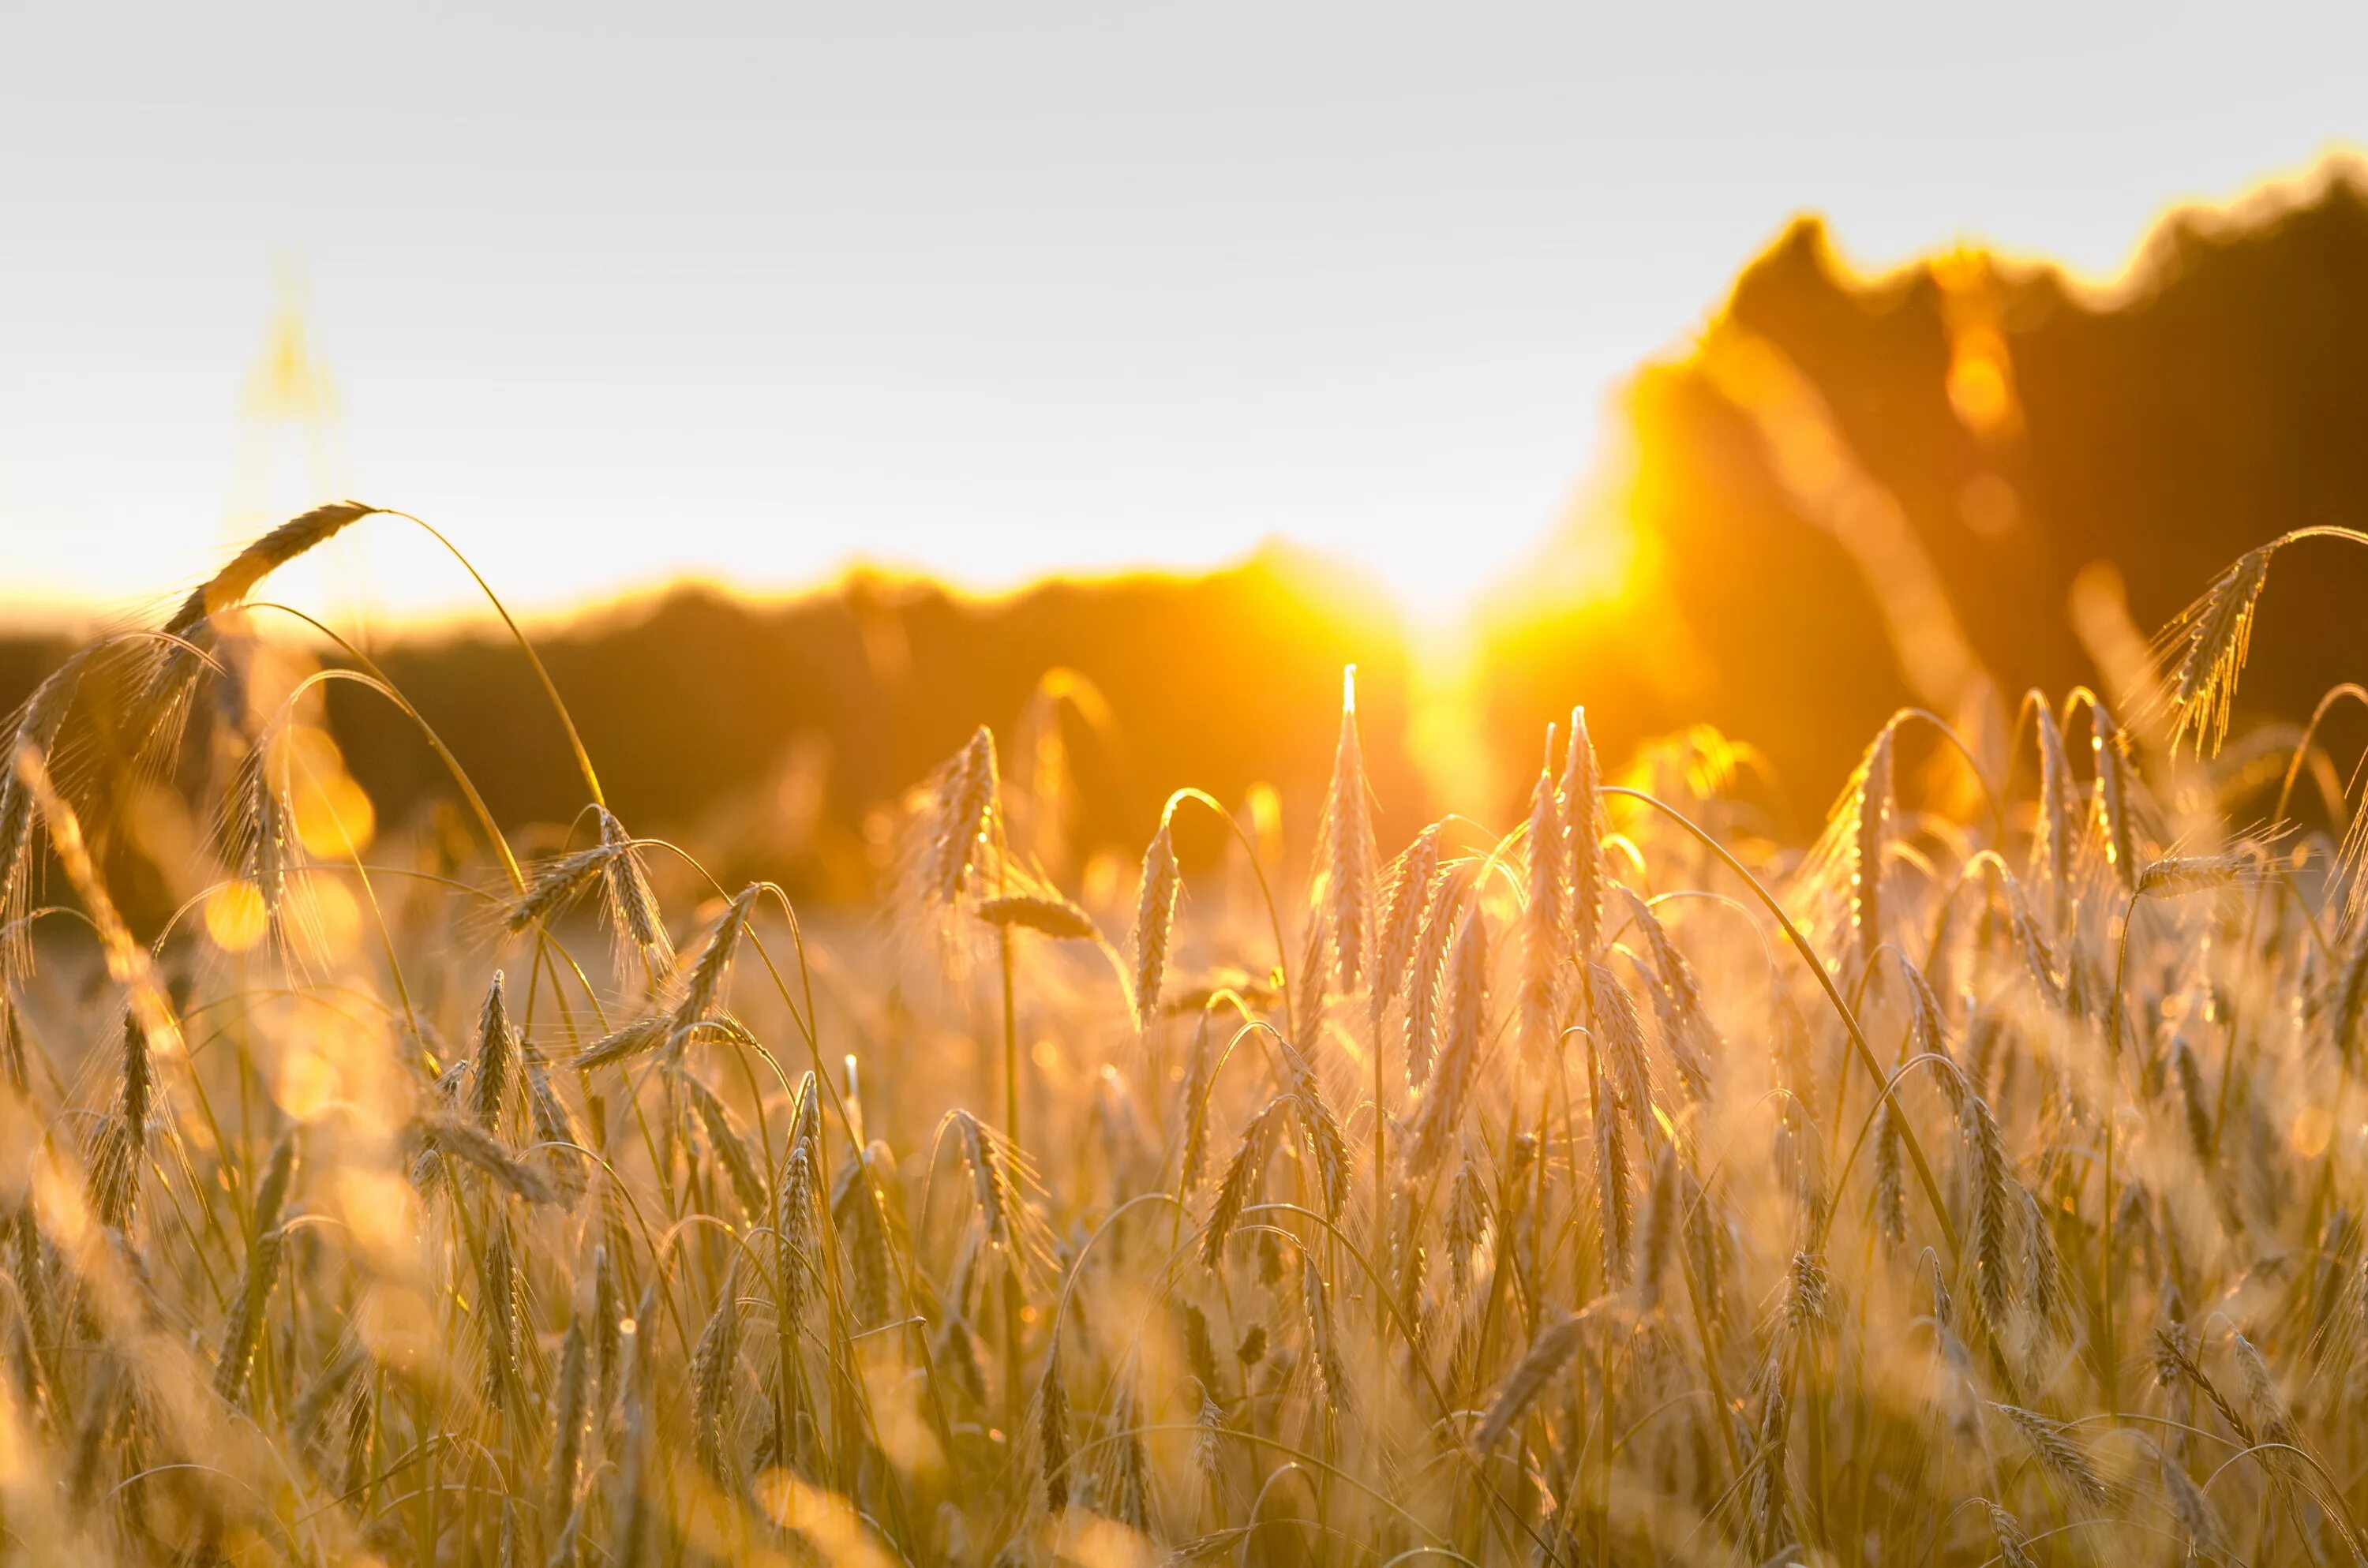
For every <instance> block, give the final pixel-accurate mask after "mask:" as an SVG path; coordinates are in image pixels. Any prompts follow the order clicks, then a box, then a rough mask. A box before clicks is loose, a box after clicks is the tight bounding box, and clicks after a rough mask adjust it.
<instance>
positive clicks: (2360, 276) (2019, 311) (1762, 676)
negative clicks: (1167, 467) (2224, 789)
mask: <svg viewBox="0 0 2368 1568" xmlns="http://www.w3.org/2000/svg"><path fill="white" fill-rule="evenodd" d="M1770 366H1773V367H1775V369H1774V370H1773V371H1772V373H1771V372H1770ZM1770 381H1776V382H1780V383H1783V382H1789V383H1791V384H1790V386H1789V387H1787V388H1780V389H1779V390H1778V391H1777V392H1774V393H1773V394H1768V393H1767V391H1766V389H1767V384H1768V383H1769V382H1770ZM1755 392H1759V393H1761V394H1762V395H1759V396H1758V397H1755V395H1754V393H1755ZM1804 392H1805V393H1806V394H1808V395H1806V396H1805V397H1804V396H1803V395H1801V394H1802V393H1804ZM1755 404H1756V405H1757V406H1756V408H1755ZM1771 405H1772V406H1771ZM1804 406H1805V407H1806V408H1807V411H1808V412H1807V415H1806V417H1805V418H1804V417H1803V409H1804ZM1626 412H1627V415H1628V423H1629V426H1630V428H1631V430H1632V433H1633V436H1632V438H1633V441H1634V452H1633V458H1634V479H1633V482H1632V483H1629V485H1628V486H1627V488H1626V492H1625V494H1624V496H1623V498H1622V504H1623V505H1624V506H1626V508H1627V510H1628V512H1629V514H1630V516H1631V517H1632V518H1633V521H1634V526H1635V528H1636V529H1637V531H1638V534H1639V536H1640V537H1641V538H1642V539H1644V540H1646V541H1648V548H1647V549H1646V551H1645V557H1646V560H1645V564H1644V566H1643V568H1642V571H1643V574H1644V581H1643V583H1642V584H1641V585H1640V587H1639V589H1638V591H1637V593H1636V594H1635V596H1634V598H1633V599H1632V600H1631V601H1630V602H1629V603H1628V604H1627V605H1625V606H1624V607H1622V612H1621V613H1620V614H1619V615H1617V616H1615V617H1613V618H1611V619H1601V618H1598V619H1561V620H1557V619H1556V618H1555V616H1554V611H1553V607H1552V606H1551V605H1550V604H1548V605H1531V606H1528V607H1525V614H1524V617H1523V619H1522V621H1521V624H1520V631H1518V633H1517V634H1515V635H1508V636H1501V637H1499V638H1498V640H1497V645H1496V647H1495V648H1494V650H1493V652H1492V654H1491V658H1492V669H1493V672H1494V678H1493V679H1492V681H1491V682H1490V689H1491V691H1492V692H1493V693H1494V701H1493V703H1492V710H1491V728H1492V733H1495V734H1496V735H1497V737H1498V742H1497V744H1500V745H1502V746H1504V747H1506V748H1508V749H1526V748H1531V747H1533V746H1534V744H1535V743H1534V741H1532V740H1531V739H1530V737H1531V736H1532V735H1533V734H1534V733H1536V730H1537V727H1538V726H1539V725H1540V724H1542V723H1543V722H1544V721H1545V720H1546V719H1547V718H1549V717H1551V716H1552V715H1553V714H1554V711H1555V710H1556V707H1557V705H1558V704H1566V703H1567V702H1568V701H1569V700H1570V699H1571V696H1572V694H1573V693H1575V692H1576V693H1578V694H1581V695H1585V696H1587V699H1588V702H1589V704H1590V713H1591V714H1593V713H1600V715H1601V716H1602V717H1601V719H1600V721H1599V722H1598V728H1599V730H1603V731H1607V732H1609V739H1610V740H1611V742H1612V743H1614V744H1618V743H1620V742H1633V741H1634V739H1636V738H1637V737H1640V736H1642V735H1645V734H1648V733H1655V732H1656V731H1661V730H1667V729H1670V728H1673V727H1675V726H1677V725H1679V724H1683V723H1687V722H1693V721H1696V720H1708V721H1710V722H1714V723H1716V724H1718V725H1719V726H1721V727H1722V728H1724V729H1725V730H1727V731H1728V732H1730V733H1734V734H1736V735H1739V736H1742V737H1745V738H1748V739H1750V740H1752V741H1753V742H1755V743H1757V744H1759V746H1760V747H1761V748H1762V749H1763V750H1764V751H1765V752H1767V753H1768V754H1769V756H1770V759H1771V761H1773V763H1774V764H1775V766H1776V768H1777V771H1778V772H1779V773H1780V774H1781V775H1782V777H1783V778H1785V779H1786V780H1787V781H1788V783H1789V784H1791V785H1792V786H1793V789H1794V790H1795V791H1796V793H1797V794H1798V795H1799V796H1800V798H1801V800H1802V801H1803V802H1804V804H1805V805H1807V806H1808V807H1809V808H1811V809H1816V808H1818V807H1821V806H1822V805H1823V803H1824V801H1826V799H1827V797H1828V794H1829V792H1830V790H1832V789H1833V788H1834V787H1837V786H1838V785H1839V781H1840V778H1841V776H1842V774H1843V773H1844V772H1845V771H1846V770H1847V768H1848V767H1849V766H1850V763H1851V761H1853V760H1854V758H1855V756H1856V752H1857V749H1858V748H1859V747H1860V746H1861V745H1862V744H1864V742H1865V740H1866V738H1867V736H1868V735H1869V734H1870V733H1871V732H1872V731H1873V727H1874V726H1875V725H1876V724H1878V723H1880V722H1882V720H1883V718H1884V716H1885V715H1886V714H1888V713H1889V712H1890V711H1892V710H1894V709H1895V708H1896V707H1897V706H1899V705H1901V704H1903V703H1907V702H1909V701H1916V700H1926V701H1930V700H1933V699H1934V695H1935V694H1934V692H1933V691H1932V690H1930V689H1919V684H1921V685H1923V686H1925V687H1931V686H1941V687H1946V686H1947V685H1948V684H1950V683H1949V681H1948V680H1947V679H1946V678H1945V671H1944V672H1943V678H1941V679H1940V680H1937V681H1926V682H1923V683H1919V682H1918V679H1916V678H1915V677H1914V674H1913V672H1912V671H1911V669H1910V668H1909V667H1908V661H1906V660H1904V659H1903V656H1902V653H1901V650H1900V649H1899V648H1898V646H1897V645H1896V641H1895V639H1894V638H1892V637H1891V636H1888V635H1886V629H1885V621H1884V612H1883V609H1882V608H1881V598H1882V595H1880V594H1878V593H1877V592H1876V591H1875V589H1874V588H1873V587H1872V586H1871V585H1870V581H1869V577H1870V574H1869V572H1868V571H1867V570H1866V569H1865V567H1864V565H1863V562H1861V559H1860V558H1859V557H1858V556H1856V555H1854V553H1853V549H1852V538H1851V536H1852V535H1853V534H1855V535H1857V536H1859V537H1858V538H1857V540H1856V542H1857V543H1858V544H1859V545H1861V546H1863V545H1865V544H1866V543H1867V539H1866V537H1865V536H1867V535H1869V534H1873V535H1880V534H1881V533H1882V532H1883V527H1884V521H1885V517H1884V505H1883V499H1882V498H1883V497H1884V496H1887V497H1888V498H1889V499H1890V501H1891V502H1892V503H1893V504H1894V505H1893V506H1892V507H1891V508H1890V511H1889V514H1888V516H1889V518H1890V520H1891V521H1892V522H1893V523H1896V525H1897V526H1898V528H1902V529H1904V541H1905V548H1907V549H1909V550H1911V551H1913V552H1915V553H1917V554H1920V555H1921V557H1923V558H1924V560H1925V561H1926V562H1928V563H1929V567H1930V574H1931V575H1932V576H1933V577H1934V578H1936V579H1937V583H1938V586H1939V588H1940V590H1941V595H1942V597H1943V598H1944V600H1945V603H1944V605H1943V606H1942V608H1943V609H1944V610H1945V611H1946V612H1947V619H1953V621H1954V623H1955V625H1956V627H1957V628H1958V630H1959V631H1961V632H1962V641H1963V643H1964V653H1965V654H1966V655H1968V656H1969V657H1970V659H1971V660H1972V662H1973V663H1974V664H1975V665H1978V666H1979V667H1980V668H1982V669H1986V670H1987V672H1988V673H1989V675H1990V676H1991V678H1992V679H1993V681H1994V682H1995V684H1996V686H1997V687H1998V689H1999V690H2000V691H2002V692H2003V694H2004V696H2005V697H2006V699H2008V700H2009V702H2011V700H2012V699H2013V698H2014V697H2016V696H2018V695H2019V694H2020V693H2021V690H2022V689H2024V688H2025V687H2030V686H2033V685H2036V686H2040V687H2045V688H2047V689H2048V690H2050V691H2051V692H2055V693H2058V694H2060V693H2061V692H2062V691H2063V690H2064V689H2065V688H2066V687H2067V686H2069V685H2070V684H2072V683H2075V682H2089V683H2095V684H2100V685H2102V687H2103V689H2105V690H2106V691H2107V692H2108V695H2112V684H2111V682H2110V680H2109V679H2108V678H2107V673H2106V672H2100V671H2099V670H2098V669H2097V668H2095V667H2094V665H2093V663H2092V660H2091V657H2090V655H2089V653H2088V652H2087V651H2086V650H2085V649H2084V647H2083V644H2082V642H2081V641H2080V640H2079V639H2078V638H2077V637H2076V635H2075V632H2074V629H2073V617H2072V614H2071V611H2070V601H2071V598H2072V594H2073V586H2074V583H2075V581H2076V578H2078V575H2079V574H2080V573H2081V572H2082V570H2083V569H2084V568H2087V567H2089V566H2090V565H2091V564H2092V563H2095V562H2109V563H2111V564H2112V566H2114V567H2116V568H2118V571H2119V573H2120V575H2121V577H2122V579H2123V582H2124V584H2125V585H2126V595H2127V604H2128V614H2129V617H2130V619H2132V620H2133V621H2134V622H2135V625H2136V626H2137V627H2138V628H2139V629H2140V630H2142V631H2144V632H2146V633H2147V634H2152V633H2153V632H2154V631H2157V629H2158V628H2160V627H2161V626H2162V625H2163V624H2164V623H2165V622H2166V621H2167V620H2168V619H2170V618H2171V617H2172V616H2173V615H2175V614H2176V613H2177V612H2178V610H2179V609H2180V608H2181V607H2182V606H2183V605H2185V604H2186V603H2187V602H2188V601H2189V600H2191V599H2192V598H2193V597H2195V596H2196V595H2197V594H2198V593H2200V592H2201V591H2202V590H2203V587H2204V586H2205V585H2207V584H2208V583H2209V582H2210V581H2211V579H2212V578H2213V577H2214V575H2215V574H2217V573H2218V572H2219V571H2220V570H2221V568H2222V567H2224V566H2225V565H2226V564H2227V563H2228V562H2230V561H2232V560H2233V559H2234V558H2235V557H2236V556H2237V555H2238V554H2240V553H2242V552H2243V551H2245V550H2247V549H2248V548H2249V547H2251V546H2252V545H2254V544H2257V543H2260V542H2261V541H2262V540H2267V539H2269V538H2271V537H2273V536H2274V535H2276V534H2278V533H2280V532H2282V531H2283V530H2285V529H2287V528H2293V527H2296V526H2300V525H2303V524H2307V523H2349V524H2355V525H2356V524H2360V523H2362V522H2368V439H2363V436H2368V189H2363V184H2362V171H2361V168H2360V166H2359V165H2356V164H2354V163H2352V162H2351V161H2350V160H2338V161H2330V162H2328V163H2327V164H2325V165H2321V166H2320V168H2319V169H2317V171H2315V172H2314V173H2313V174H2312V175H2311V176H2308V177H2306V178H2305V179H2303V180H2300V181H2297V182H2294V183H2292V184H2289V185H2285V186H2282V187H2267V188H2264V189H2263V190H2261V191H2260V192H2258V193H2256V194H2255V195H2253V196H2252V197H2249V198H2248V199H2245V200H2244V201H2242V202H2239V203H2237V204H2236V205H2235V206H2233V207H2230V208H2226V209H2221V210H2209V209H2201V208H2198V209H2190V210H2180V211H2179V212H2176V213H2174V214H2172V215H2170V216H2169V218H2167V219H2166V220H2165V221H2164V222H2162V223H2161V224H2160V225H2159V226H2158V227H2157V230H2156V232H2155V233H2153V235H2152V236H2151V237H2150V239H2149V241H2148V242H2147V244H2146V245H2145V246H2144V247H2143V249H2142V251H2141V253H2140V255H2139V256H2138V259H2137V260H2136V261H2135V264H2134V265H2133V267H2131V268H2130V269H2129V272H2128V274H2127V275H2126V276H2125V277H2124V278H2121V279H2119V280H2117V281H2116V282H2114V283H2113V284H2112V285H2111V286H2109V287H2106V288H2104V289H2101V290H2091V289H2085V288H2082V287H2080V286H2078V285H2077V284H2075V283H2073V282H2071V281H2069V280H2067V279H2066V278H2065V277H2064V276H2063V275H2062V274H2061V273H2060V272H2059V271H2057V270H2056V269H2055V268H2054V267H2047V266H2043V265H2034V264H2027V263H2018V262H2014V261H2011V260H2006V259H2000V258H1996V257H1991V256H1985V255H1982V254H1979V253H1971V254H1967V253H1958V254H1952V255H1948V256H1936V257H1932V258H1930V259H1927V260H1924V261H1919V262H1918V263H1915V264H1913V265H1911V266H1908V267H1903V268H1900V269H1899V270H1897V271H1896V272H1893V273H1890V274H1888V275H1886V276H1884V277H1879V278H1864V277H1860V276H1857V275H1855V274H1854V273H1853V272H1852V271H1851V270H1850V268H1849V267H1847V266H1846V265H1845V264H1844V263H1843V262H1841V261H1840V260H1839V258H1838V257H1837V255H1836V252H1835V247H1834V244H1833V243H1832V241H1831V240H1830V238H1829V237H1828V235H1827V232H1826V228H1825V226H1824V224H1823V223H1822V222H1820V221H1818V220H1816V219H1815V218H1803V219H1800V220H1798V221H1796V222H1794V223H1793V224H1792V225H1791V226H1790V227H1789V228H1788V229H1787V230H1786V231H1785V232H1784V233H1783V234H1782V236H1781V237H1780V238H1779V239H1778V240H1777V241H1776V242H1775V243H1774V244H1772V245H1770V247H1769V249H1768V250H1767V251H1766V252H1765V253H1764V254H1763V255H1761V256H1759V258H1758V259H1757V260H1755V261H1754V262H1753V263H1752V264H1751V265H1750V266H1749V267H1747V268H1745V270H1744V271H1743V273H1742V275H1741V277H1740V278H1738V279H1737V281H1736V285H1735V288H1734V291H1733V293H1732V295H1731V296H1730V298H1729V299H1728V301H1726V303H1725V307H1724V309H1723V310H1722V311H1721V312H1719V314H1718V316H1717V317H1716V318H1715V320H1714V321H1713V324H1712V325H1711V326H1710V327H1709V328H1708V329H1707V331H1706V332H1705V334H1704V337H1703V340H1702V344H1701V345H1700V346H1699V347H1697V348H1695V349H1693V350H1691V351H1690V352H1689V353H1688V354H1686V355H1685V356H1684V357H1683V358H1679V359H1677V360H1674V361H1671V362H1669V363H1666V364H1660V365H1655V366H1651V367H1648V368H1646V369H1645V370H1643V371H1642V372H1641V373H1640V374H1639V375H1638V376H1637V377H1636V379H1635V380H1634V382H1633V383H1632V385H1631V387H1630V389H1629V391H1628V393H1627V397H1626ZM1820 421H1822V422H1823V423H1824V424H1825V425H1826V426H1827V433H1828V434H1829V436H1830V437H1831V440H1830V441H1829V442H1828V441H1826V440H1824V439H1823V438H1821V437H1820V436H1819V434H1818V433H1817V432H1816V431H1814V430H1811V431H1806V432H1804V431H1803V430H1801V429H1799V428H1798V427H1797V426H1800V425H1802V424H1804V423H1806V424H1816V423H1818V422H1820ZM1829 447H1832V448H1839V449H1841V451H1842V454H1843V458H1844V460H1845V462H1846V463H1847V464H1849V465H1851V466H1854V468H1855V470H1856V471H1857V472H1854V473H1852V474H1850V475H1847V476H1845V477H1843V478H1841V479H1839V480H1836V479H1834V478H1832V476H1830V475H1826V476H1823V480H1822V483H1821V478H1820V474H1819V472H1818V471H1819V470H1820V468H1821V466H1823V465H1824V464H1825V462H1826V457H1827V456H1828V455H1830V454H1829V453H1828V452H1826V451H1825V449H1827V448H1829ZM1788 459H1789V460H1791V466H1792V467H1793V469H1795V470H1796V471H1799V470H1805V471H1807V472H1806V475H1805V483H1804V475H1803V473H1801V472H1794V473H1793V474H1792V475H1790V476H1789V477H1788V475H1787V473H1786V472H1785V471H1786V468H1787V465H1788ZM1804 491H1807V492H1811V493H1816V494H1811V495H1810V496H1808V497H1806V498H1804ZM1582 526H1600V518H1597V519H1593V520H1591V521H1588V522H1586V523H1583V524H1582ZM1876 542H1877V543H1878V544H1879V542H1880V541H1879V540H1877V541H1876ZM1565 548H1577V546H1576V545H1575V544H1569V543H1566V544H1565ZM2310 562H2316V564H2315V565H2314V564H2311V563H2310ZM1895 586H1896V585H1895ZM1910 586H1911V587H1912V585H1910ZM1909 597H1910V598H1911V600H1912V598H1913V596H1912V594H1911V595H1910V596H1909ZM2363 604H2368V560H2358V561H2354V560H2348V559H2344V558H2343V556H2342V554H2341V552H2340V551H2324V552H2322V553H2319V554H2317V555H2315V556H2311V557H2307V558H2306V557H2304V556H2302V555H2299V554H2297V555H2296V556H2295V557H2294V558H2293V560H2292V561H2291V562H2287V563H2283V564H2282V565H2281V566H2280V568H2279V571H2278V573H2277V574H2274V575H2273V576H2272V579H2271V587H2270V590H2269V594H2268V596H2267V597H2266V598H2265V600H2264V602H2263V608H2262V630H2261V631H2260V635H2259V637H2258V638H2257V640H2256V643H2255V652H2254V659H2253V663H2252V665H2251V667H2250V669H2249V671H2248V676H2247V678H2246V684H2245V691H2244V699H2243V704H2244V707H2245V708H2246V709H2247V710H2248V711H2250V712H2253V713H2256V714H2274V713H2283V714H2288V715H2298V714H2304V713H2307V711H2308V710H2309V708H2310V706H2311V704H2312V702H2313V701H2314V700H2315V699H2316V698H2317V695H2318V693H2319V692H2320V691H2321V690H2322V689H2324V688H2325V687H2327V686H2328V685H2330V684H2332V683H2333V682H2334V681H2336V680H2339V679H2342V678H2345V677H2346V676H2353V675H2358V674H2361V673H2362V668H2363V667H2368V661H2362V660H2360V659H2358V658H2351V659H2350V660H2349V661H2347V656H2346V655H2347V653H2350V652H2351V650H2353V649H2356V648H2357V647H2358V646H2359V642H2358V639H2357V636H2356V633H2355V628H2356V627H2357V625H2358V622H2357V621H2355V620H2353V619H2352V617H2353V616H2355V615H2357V614H2358V613H2359V609H2360V607H2361V606H2362V605H2363ZM1911 608H1913V607H1912V605H1911ZM1909 619H1910V620H1911V623H1915V624H1922V623H1924V622H1925V621H1928V620H1929V619H1930V617H1926V616H1911V617H1910V618H1909ZM1928 630H1929V627H1928ZM1673 646H1674V647H1675V648H1676V649H1678V650H1679V652H1678V653H1674V654H1673V653H1668V652H1665V651H1664V650H1667V649H1668V648H1670V647H1673ZM1926 652H1927V653H1930V650H1927V651H1926ZM1926 662H1927V663H1933V664H1938V665H1947V664H1948V662H1949V661H1948V659H1947V658H1946V657H1945V656H1935V657H1934V658H1931V659H1928V660H1927V661H1926ZM1936 705H1937V704H1936Z"/></svg>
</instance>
